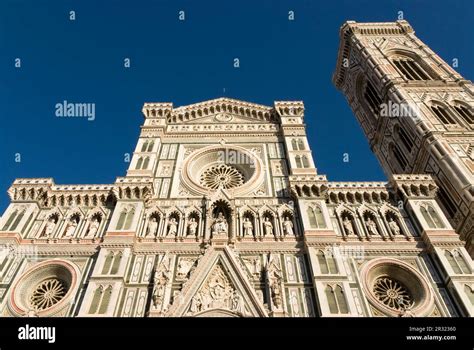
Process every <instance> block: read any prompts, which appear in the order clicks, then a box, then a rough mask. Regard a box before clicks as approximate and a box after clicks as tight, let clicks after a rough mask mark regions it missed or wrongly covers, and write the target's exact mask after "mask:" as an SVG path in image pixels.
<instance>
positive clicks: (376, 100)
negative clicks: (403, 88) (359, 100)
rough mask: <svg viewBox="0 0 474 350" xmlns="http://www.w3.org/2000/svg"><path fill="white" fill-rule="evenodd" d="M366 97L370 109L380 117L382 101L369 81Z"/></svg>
mask: <svg viewBox="0 0 474 350" xmlns="http://www.w3.org/2000/svg"><path fill="white" fill-rule="evenodd" d="M364 97H365V100H366V101H367V103H368V104H369V107H370V109H372V112H374V113H375V114H376V115H379V112H380V105H381V103H382V100H381V99H380V97H379V95H378V94H377V91H376V90H375V88H374V86H373V85H372V83H371V82H370V81H367V84H366V85H365V92H364Z"/></svg>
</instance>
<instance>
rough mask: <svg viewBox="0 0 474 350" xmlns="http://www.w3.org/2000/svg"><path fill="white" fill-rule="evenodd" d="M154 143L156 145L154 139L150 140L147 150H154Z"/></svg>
mask: <svg viewBox="0 0 474 350" xmlns="http://www.w3.org/2000/svg"><path fill="white" fill-rule="evenodd" d="M154 145H155V142H154V141H150V143H149V144H148V148H147V152H151V151H153V146H154Z"/></svg>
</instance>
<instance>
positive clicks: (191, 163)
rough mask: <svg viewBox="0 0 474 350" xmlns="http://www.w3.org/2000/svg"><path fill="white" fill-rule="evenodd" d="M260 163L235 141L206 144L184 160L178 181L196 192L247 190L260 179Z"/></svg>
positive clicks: (259, 181) (240, 192)
mask: <svg viewBox="0 0 474 350" xmlns="http://www.w3.org/2000/svg"><path fill="white" fill-rule="evenodd" d="M262 169H263V164H262V162H261V160H260V159H259V158H258V157H257V156H256V155H255V154H254V153H253V152H251V151H249V150H247V149H245V148H243V147H240V146H236V145H216V146H208V147H204V148H202V149H198V150H196V151H194V152H193V153H192V154H191V155H190V156H189V157H188V158H186V159H185V160H184V163H183V170H182V172H181V180H182V184H183V185H184V186H185V187H186V188H187V189H189V190H190V191H191V192H193V193H194V194H196V195H201V194H209V193H211V192H213V191H217V190H219V189H224V190H231V191H233V193H234V194H235V195H237V194H245V193H249V192H251V191H252V190H255V189H256V188H257V187H258V186H260V185H261V184H262V183H263V179H264V174H263V170H262Z"/></svg>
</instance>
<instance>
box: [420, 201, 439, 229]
mask: <svg viewBox="0 0 474 350" xmlns="http://www.w3.org/2000/svg"><path fill="white" fill-rule="evenodd" d="M420 211H421V215H423V218H424V219H425V221H426V223H427V224H428V227H429V228H444V224H443V221H442V220H441V218H440V217H439V215H438V213H437V212H436V210H435V209H434V208H433V207H432V206H431V205H429V204H426V205H423V206H421V207H420Z"/></svg>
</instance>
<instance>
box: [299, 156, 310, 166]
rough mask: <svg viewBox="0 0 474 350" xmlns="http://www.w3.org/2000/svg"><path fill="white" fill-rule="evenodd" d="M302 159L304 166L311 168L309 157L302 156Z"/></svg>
mask: <svg viewBox="0 0 474 350" xmlns="http://www.w3.org/2000/svg"><path fill="white" fill-rule="evenodd" d="M301 161H302V163H303V168H309V159H308V157H307V156H302V157H301Z"/></svg>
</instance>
